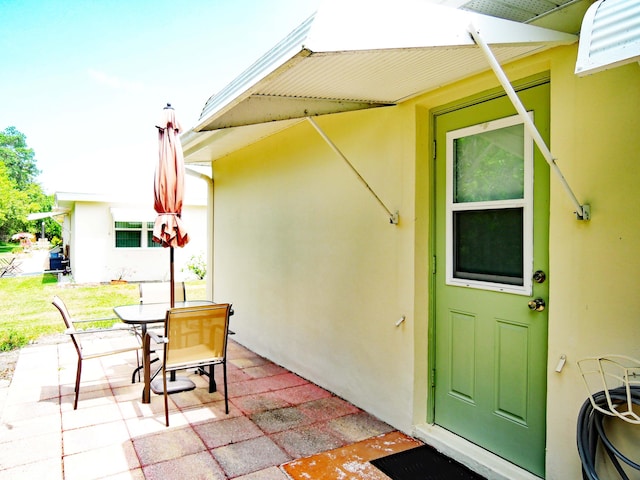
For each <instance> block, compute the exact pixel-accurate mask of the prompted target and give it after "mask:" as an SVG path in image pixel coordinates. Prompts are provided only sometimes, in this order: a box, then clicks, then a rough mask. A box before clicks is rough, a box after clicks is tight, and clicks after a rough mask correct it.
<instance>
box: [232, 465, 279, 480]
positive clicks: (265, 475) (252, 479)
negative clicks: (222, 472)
mask: <svg viewBox="0 0 640 480" xmlns="http://www.w3.org/2000/svg"><path fill="white" fill-rule="evenodd" d="M234 480H289V476H288V475H287V474H286V473H284V472H283V471H282V470H280V469H279V468H278V467H269V468H265V469H264V470H259V471H257V472H253V473H248V474H247V475H242V476H241V477H236V478H235V479H234Z"/></svg>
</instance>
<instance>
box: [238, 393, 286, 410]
mask: <svg viewBox="0 0 640 480" xmlns="http://www.w3.org/2000/svg"><path fill="white" fill-rule="evenodd" d="M233 403H234V404H235V405H237V406H238V408H239V409H240V410H242V411H243V412H244V413H245V414H248V415H250V414H252V413H258V412H263V411H265V410H273V409H275V408H283V407H289V406H290V405H291V404H290V403H288V402H287V401H285V400H284V399H282V398H281V397H280V396H278V395H277V393H276V392H264V393H259V394H255V395H246V396H244V397H237V398H234V399H233Z"/></svg>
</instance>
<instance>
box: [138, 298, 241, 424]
mask: <svg viewBox="0 0 640 480" xmlns="http://www.w3.org/2000/svg"><path fill="white" fill-rule="evenodd" d="M230 313H231V305H230V304H228V303H219V304H213V305H204V306H197V307H183V308H173V309H171V310H169V311H168V312H167V317H166V319H165V333H164V337H160V336H158V335H157V334H156V332H149V335H148V336H147V341H149V339H148V337H149V336H151V337H153V338H154V340H155V341H156V342H157V343H159V344H163V345H164V349H163V351H164V358H163V364H162V368H161V370H162V382H160V379H156V380H154V381H152V382H151V390H152V391H153V392H154V393H156V394H158V395H164V412H165V420H166V424H167V427H168V426H169V404H168V394H169V393H177V392H183V391H188V390H193V389H194V388H195V387H196V386H195V383H193V382H192V381H191V380H189V379H188V378H180V377H178V378H177V379H175V380H173V381H169V382H167V372H175V371H176V370H183V369H187V368H193V367H196V368H197V369H198V371H199V372H200V373H204V374H205V375H207V376H208V377H209V393H213V392H215V391H216V389H217V387H216V381H215V379H214V365H216V364H222V370H223V377H224V404H225V412H226V413H229V397H228V394H227V337H228V335H229V315H230ZM207 366H208V367H209V368H208V371H207V370H205V367H207Z"/></svg>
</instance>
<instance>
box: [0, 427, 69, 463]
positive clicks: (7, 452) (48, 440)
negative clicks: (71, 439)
mask: <svg viewBox="0 0 640 480" xmlns="http://www.w3.org/2000/svg"><path fill="white" fill-rule="evenodd" d="M61 457H62V443H61V442H60V432H58V433H48V434H46V435H38V436H34V437H29V438H22V439H20V440H15V441H13V442H8V443H3V444H2V448H0V466H1V468H4V469H10V468H13V467H17V466H20V465H27V464H30V463H34V462H39V461H42V460H49V459H54V458H57V459H58V460H59V459H60V458H61Z"/></svg>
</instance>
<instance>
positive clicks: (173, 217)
mask: <svg viewBox="0 0 640 480" xmlns="http://www.w3.org/2000/svg"><path fill="white" fill-rule="evenodd" d="M156 127H157V128H158V142H159V148H160V151H159V154H160V155H159V160H158V168H157V169H156V173H155V184H154V209H155V211H156V212H157V213H158V216H157V218H156V221H155V224H154V227H153V241H154V242H156V243H160V244H162V246H163V247H183V246H184V245H186V244H187V243H188V242H189V234H188V233H187V228H186V226H185V225H184V223H183V221H182V219H181V218H180V216H181V214H182V201H183V196H184V156H183V154H182V145H181V144H180V139H179V138H178V135H179V134H180V130H181V127H180V124H179V123H178V121H177V120H176V115H175V111H174V109H173V108H172V107H171V105H170V104H167V106H166V107H165V108H164V110H163V115H162V119H161V121H160V122H159V124H158V125H156Z"/></svg>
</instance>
